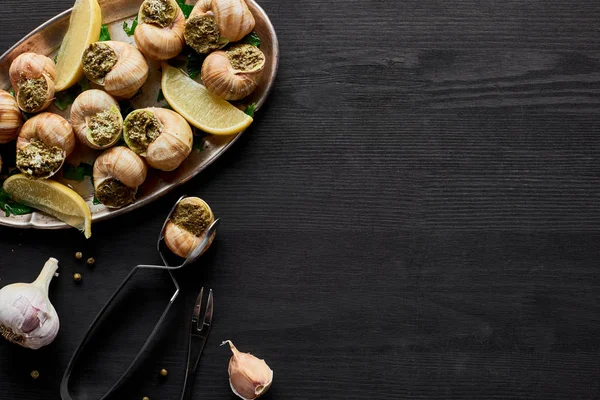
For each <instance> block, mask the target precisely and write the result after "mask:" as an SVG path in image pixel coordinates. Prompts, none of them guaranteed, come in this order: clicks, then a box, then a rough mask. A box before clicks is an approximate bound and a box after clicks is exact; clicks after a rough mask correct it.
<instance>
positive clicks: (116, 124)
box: [70, 89, 123, 150]
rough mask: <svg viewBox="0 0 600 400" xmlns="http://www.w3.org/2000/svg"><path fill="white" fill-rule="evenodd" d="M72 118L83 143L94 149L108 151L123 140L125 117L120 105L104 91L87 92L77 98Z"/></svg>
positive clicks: (93, 90)
mask: <svg viewBox="0 0 600 400" xmlns="http://www.w3.org/2000/svg"><path fill="white" fill-rule="evenodd" d="M70 118H71V125H72V126H73V130H74V131H75V134H76V135H77V137H78V138H79V140H80V141H81V143H83V144H85V145H87V146H89V147H91V148H92V149H96V150H100V149H106V148H108V147H110V146H112V145H114V144H115V143H117V142H118V141H119V139H120V138H121V132H122V131H123V117H122V116H121V109H120V108H119V103H118V102H117V100H115V99H114V98H113V97H112V96H111V95H110V94H108V93H106V92H104V91H102V90H97V89H91V90H86V91H85V92H82V93H81V94H80V95H79V96H77V98H76V99H75V101H74V102H73V105H72V107H71V117H70Z"/></svg>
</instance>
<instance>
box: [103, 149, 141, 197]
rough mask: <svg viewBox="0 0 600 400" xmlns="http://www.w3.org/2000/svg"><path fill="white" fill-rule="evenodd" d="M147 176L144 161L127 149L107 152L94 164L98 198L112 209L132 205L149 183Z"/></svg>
mask: <svg viewBox="0 0 600 400" xmlns="http://www.w3.org/2000/svg"><path fill="white" fill-rule="evenodd" d="M146 173H147V168H146V164H144V160H142V159H141V158H140V157H139V156H138V155H137V154H135V153H134V152H133V151H131V150H129V149H128V148H127V147H124V146H116V147H112V148H110V149H108V150H105V151H104V152H103V153H102V154H100V155H99V156H98V158H96V161H95V162H94V172H93V176H94V189H95V195H96V198H97V199H98V200H99V201H100V202H101V203H102V204H104V205H105V206H107V207H109V208H120V207H123V206H126V205H128V204H131V203H133V201H134V200H135V195H136V193H137V189H138V187H139V186H140V185H141V184H142V183H144V181H145V180H146Z"/></svg>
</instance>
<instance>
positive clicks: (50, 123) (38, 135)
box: [17, 112, 75, 178]
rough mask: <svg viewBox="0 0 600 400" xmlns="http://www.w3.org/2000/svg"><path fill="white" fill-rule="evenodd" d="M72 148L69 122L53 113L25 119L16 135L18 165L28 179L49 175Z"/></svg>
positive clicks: (61, 162)
mask: <svg viewBox="0 0 600 400" xmlns="http://www.w3.org/2000/svg"><path fill="white" fill-rule="evenodd" d="M74 148H75V135H74V134H73V128H71V125H69V123H68V122H67V121H66V120H65V119H64V118H63V117H61V116H59V115H56V114H52V113H48V112H46V113H42V114H38V115H36V116H34V117H32V118H30V119H28V120H27V121H26V122H25V124H23V127H22V128H21V131H20V132H19V136H18V137H17V168H18V169H19V170H20V171H21V172H22V173H24V174H25V175H27V176H29V177H30V178H49V177H51V176H52V175H54V174H55V173H56V172H57V171H58V170H59V169H60V167H62V165H63V163H64V161H65V159H66V158H67V157H68V156H69V155H70V154H71V153H72V152H73V149H74Z"/></svg>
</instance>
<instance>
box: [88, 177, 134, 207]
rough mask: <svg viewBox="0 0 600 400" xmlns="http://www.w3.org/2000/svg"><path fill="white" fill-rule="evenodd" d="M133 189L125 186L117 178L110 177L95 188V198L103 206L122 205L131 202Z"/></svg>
mask: <svg viewBox="0 0 600 400" xmlns="http://www.w3.org/2000/svg"><path fill="white" fill-rule="evenodd" d="M135 192H136V190H135V189H132V188H130V187H129V186H125V185H124V184H123V183H122V182H121V181H119V180H118V179H114V178H110V179H107V180H105V181H104V182H102V184H100V186H98V187H97V188H96V193H95V194H96V198H97V199H98V200H99V201H100V202H101V203H102V204H104V205H105V206H109V207H123V206H126V205H127V204H131V203H133V200H134V199H135Z"/></svg>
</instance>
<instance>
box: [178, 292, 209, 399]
mask: <svg viewBox="0 0 600 400" xmlns="http://www.w3.org/2000/svg"><path fill="white" fill-rule="evenodd" d="M203 298H204V288H202V289H200V294H199V295H198V299H197V300H196V304H195V306H194V312H193V314H192V324H191V327H190V342H189V347H188V359H187V368H186V374H185V383H184V384H183V395H182V396H181V400H189V399H191V398H192V388H193V386H194V377H195V375H196V367H197V366H198V361H200V356H202V350H203V349H204V345H205V344H206V340H207V339H208V334H209V333H210V326H211V323H212V317H213V303H214V300H213V291H212V289H209V292H208V300H207V302H206V310H205V311H204V318H203V319H202V322H200V315H201V314H202V301H203Z"/></svg>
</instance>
